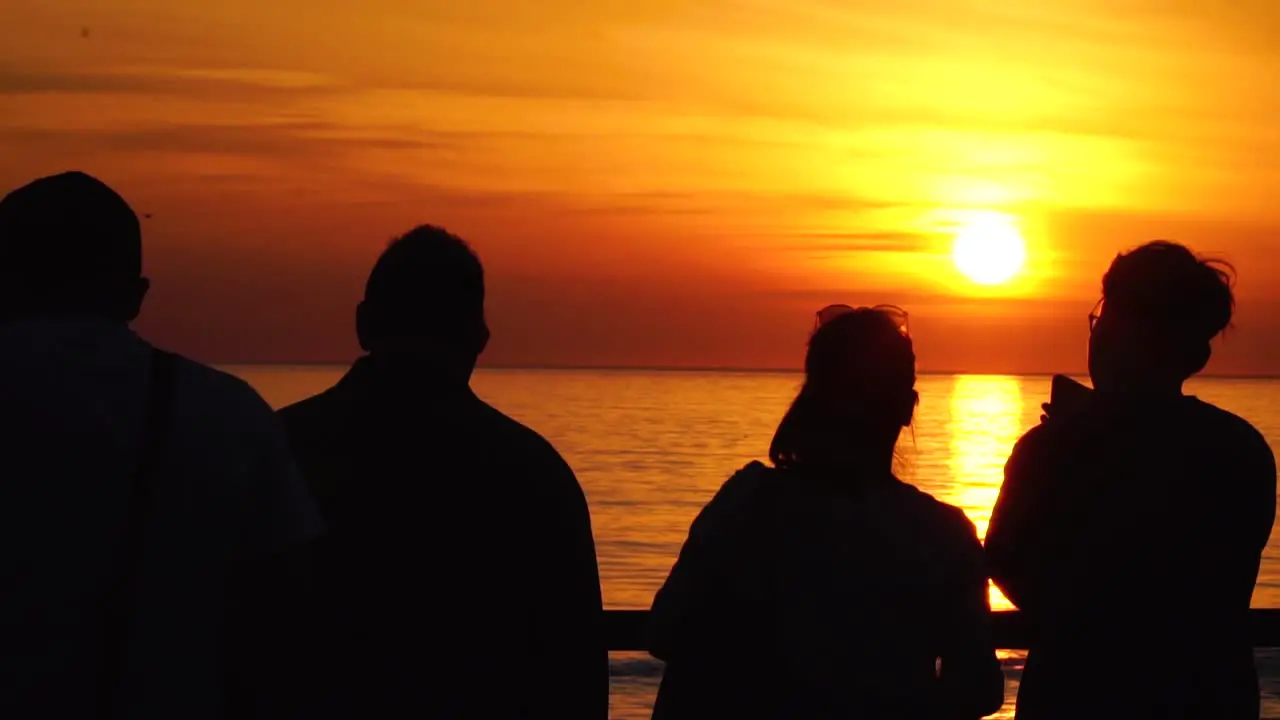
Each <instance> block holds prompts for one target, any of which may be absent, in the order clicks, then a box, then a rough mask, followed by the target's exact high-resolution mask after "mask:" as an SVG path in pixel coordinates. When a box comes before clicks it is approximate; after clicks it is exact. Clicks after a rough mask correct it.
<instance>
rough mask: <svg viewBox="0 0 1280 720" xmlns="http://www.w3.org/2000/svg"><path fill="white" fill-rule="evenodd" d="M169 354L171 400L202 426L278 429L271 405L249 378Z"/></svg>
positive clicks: (222, 430)
mask: <svg viewBox="0 0 1280 720" xmlns="http://www.w3.org/2000/svg"><path fill="white" fill-rule="evenodd" d="M170 354H171V355H172V356H173V362H174V382H175V388H174V402H175V403H176V407H177V408H178V409H179V410H178V411H179V412H180V413H181V414H186V415H198V416H199V418H200V425H201V426H202V427H205V428H207V429H209V430H212V431H214V432H217V433H218V434H236V435H240V434H246V435H258V434H262V433H270V432H275V431H276V430H277V429H278V427H279V425H278V421H277V420H276V418H275V415H274V413H273V412H272V410H271V406H270V405H269V404H267V401H266V400H265V399H263V397H262V395H260V394H259V393H258V391H257V390H255V389H254V388H253V386H252V385H250V384H249V383H248V382H246V381H245V380H243V379H241V378H239V377H236V376H235V375H232V374H231V373H229V372H226V371H223V370H219V369H217V368H214V367H211V366H209V365H206V364H204V363H202V362H199V361H196V360H192V359H191V358H187V357H184V356H182V355H178V354H176V353H170Z"/></svg>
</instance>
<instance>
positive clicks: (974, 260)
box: [951, 210, 1027, 285]
mask: <svg viewBox="0 0 1280 720" xmlns="http://www.w3.org/2000/svg"><path fill="white" fill-rule="evenodd" d="M951 257H952V260H953V261H954V262H955V266H956V269H957V270H959V271H960V272H961V274H963V275H964V276H965V277H967V278H969V279H970V280H972V281H973V282H975V283H977V284H979V285H1000V284H1002V283H1005V282H1008V281H1009V280H1011V279H1012V278H1013V277H1014V276H1015V275H1017V274H1018V271H1019V270H1021V269H1022V264H1023V263H1024V262H1025V261H1026V259H1027V244H1026V241H1025V240H1023V237H1022V233H1021V232H1020V231H1019V230H1018V224H1017V222H1016V221H1015V220H1014V218H1013V217H1011V216H1009V215H1006V214H1005V213H1001V212H995V211H989V210H988V211H979V212H975V213H972V214H969V215H966V217H965V218H964V219H963V220H962V221H961V223H960V227H959V229H958V230H957V231H956V235H955V243H954V245H953V246H952V250H951Z"/></svg>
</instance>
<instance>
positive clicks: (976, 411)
mask: <svg viewBox="0 0 1280 720" xmlns="http://www.w3.org/2000/svg"><path fill="white" fill-rule="evenodd" d="M228 369H229V370H230V371H231V372H234V373H236V374H238V375H240V376H241V377H243V378H244V379H245V380H247V381H248V382H249V383H251V384H252V385H253V386H254V387H255V388H257V390H258V391H259V392H260V393H261V394H262V395H263V397H265V398H266V399H267V401H268V402H270V403H271V405H272V406H274V407H279V406H282V405H285V404H288V403H291V402H294V401H296V400H300V399H302V398H304V397H308V396H310V395H313V394H315V393H317V392H319V391H321V390H323V389H324V388H326V387H328V386H329V385H331V384H332V383H333V382H335V381H336V380H337V379H338V377H340V375H341V373H342V368H334V367H314V366H308V367H282V366H274V367H257V366H255V367H248V366H242V367H232V368H228ZM1049 382H1050V380H1049V378H1048V377H1007V376H992V375H932V376H923V377H922V378H921V379H920V381H919V384H918V389H919V391H920V396H921V400H920V407H919V410H918V412H917V414H916V419H915V423H914V427H913V428H912V432H911V433H909V434H904V436H903V442H902V445H901V450H902V453H903V456H904V461H905V469H904V472H903V473H902V477H903V479H904V480H906V481H908V482H911V483H913V484H915V485H916V486H918V487H919V488H921V489H922V490H925V491H926V492H929V493H931V494H933V495H934V496H935V497H937V498H939V499H941V500H944V501H946V502H949V503H952V504H954V505H957V506H959V507H960V508H962V509H964V511H965V512H966V513H968V515H969V517H970V519H972V520H973V522H974V524H975V525H976V526H977V528H978V531H979V533H983V532H985V530H986V526H987V521H988V519H989V518H990V514H991V506H992V504H993V503H994V502H995V499H996V494H997V493H998V491H999V489H1000V482H1001V479H1002V468H1003V466H1004V462H1005V459H1006V458H1007V457H1008V454H1009V450H1010V448H1011V447H1012V445H1013V443H1014V441H1015V440H1017V438H1018V437H1019V436H1020V435H1021V434H1022V433H1023V432H1024V431H1026V430H1027V429H1028V428H1030V427H1032V426H1033V425H1035V424H1036V423H1037V422H1038V421H1039V417H1040V403H1042V402H1044V401H1045V400H1046V399H1047V398H1048V395H1049ZM799 383H800V376H799V375H796V374H790V373H736V372H660V371H579V370H481V371H479V372H478V373H477V374H476V377H475V380H474V383H473V384H474V387H475V389H476V392H477V393H478V394H479V395H480V396H481V397H483V398H484V399H486V400H487V401H489V402H491V403H492V404H494V405H495V406H497V407H498V408H499V409H501V410H503V411H504V412H506V413H507V414H509V415H511V416H512V417H514V418H516V419H517V420H520V421H521V422H523V423H525V424H527V425H529V426H530V427H532V428H534V429H535V430H537V431H539V432H540V433H542V434H543V435H544V436H545V437H546V438H547V439H549V440H550V441H551V442H552V443H554V444H555V445H556V447H557V448H558V449H559V450H560V452H561V454H563V455H564V457H565V459H566V460H568V462H569V464H570V465H571V466H572V467H573V469H574V470H575V472H576V473H577V475H578V479H579V481H580V482H581V483H582V486H583V488H584V490H585V491H586V494H587V498H588V501H589V503H590V505H591V512H592V524H593V528H594V531H595V537H596V544H597V553H598V555H599V562H600V573H601V582H602V585H603V590H604V598H605V605H606V607H609V608H647V607H648V606H649V603H650V601H651V600H652V598H653V594H654V592H655V591H656V590H657V589H658V587H659V586H661V584H662V581H663V579H664V578H665V577H666V574H667V571H668V570H669V569H670V567H671V564H672V562H673V561H674V560H675V557H676V554H677V553H678V552H679V549H680V545H681V543H682V542H683V541H684V538H685V534H686V532H687V530H688V527H689V523H690V522H691V521H692V520H693V517H694V516H695V515H696V514H697V512H698V510H699V509H700V508H701V507H702V506H703V504H705V503H706V501H707V500H708V499H709V498H710V497H711V495H712V494H714V493H715V491H716V489H717V488H719V486H720V484H721V483H722V482H723V481H724V480H725V478H727V477H728V476H729V475H730V474H732V473H733V471H734V470H736V469H738V468H740V467H741V466H742V465H744V464H746V463H747V462H748V461H750V460H753V459H763V458H764V456H765V455H766V453H767V451H768V447H769V440H770V438H771V437H772V434H773V430H774V427H775V426H776V424H777V422H778V419H779V418H780V417H781V416H782V413H783V412H784V411H785V409H786V407H787V404H788V403H789V402H790V401H791V398H792V397H793V396H794V394H795V392H796V390H797V389H798V387H799ZM1188 392H1191V393H1193V394H1196V395H1198V396H1199V397H1201V398H1202V399H1204V400H1206V401H1209V402H1212V403H1215V404H1217V405H1219V406H1221V407H1224V408H1226V409H1228V410H1231V411H1232V412H1235V413H1237V414H1239V415H1241V416H1242V417H1244V418H1246V419H1248V420H1250V421H1251V422H1253V423H1254V425H1256V426H1257V427H1258V429H1259V430H1260V431H1261V432H1262V433H1263V434H1264V435H1265V436H1266V437H1267V439H1268V441H1269V442H1270V443H1271V445H1272V447H1273V448H1275V447H1280V445H1278V444H1277V443H1278V442H1280V381H1276V380H1252V379H1250V380H1235V379H1203V380H1197V381H1193V382H1192V383H1191V384H1190V386H1189V387H1188ZM1166 590H1169V591H1171V590H1172V589H1165V588H1152V589H1151V593H1152V601H1153V602H1159V597H1160V594H1161V593H1162V592H1165V591H1166ZM991 598H992V605H993V606H994V607H996V608H1002V607H1003V608H1007V607H1009V603H1008V602H1007V601H1006V600H1005V599H1004V598H1003V597H1002V596H1001V595H1000V593H999V591H998V590H996V589H995V588H992V590H991ZM1253 604H1254V607H1280V532H1277V533H1274V534H1273V536H1272V540H1271V544H1270V545H1269V546H1268V549H1267V553H1266V556H1265V558H1264V561H1263V566H1262V571H1261V574H1260V577H1259V580H1258V586H1257V589H1256V590H1255V592H1254V596H1253ZM1141 652H1142V651H1141V648H1117V649H1115V653H1116V657H1115V659H1114V660H1115V665H1116V667H1117V669H1118V670H1120V669H1121V668H1122V667H1123V665H1124V664H1125V663H1130V662H1141ZM1002 657H1003V658H1004V662H1005V669H1006V676H1007V677H1008V678H1009V683H1008V698H1009V702H1008V703H1007V704H1006V706H1005V708H1004V710H1002V711H1001V713H1000V714H999V715H997V716H995V717H1012V716H1013V707H1014V705H1013V700H1014V697H1015V695H1016V692H1017V680H1018V677H1019V675H1020V671H1021V663H1022V659H1023V656H1022V654H1021V653H1017V652H1006V653H1002ZM1259 659H1260V661H1261V666H1260V667H1261V674H1262V676H1263V684H1264V706H1265V711H1264V716H1265V717H1267V718H1280V657H1278V656H1277V655H1276V654H1275V653H1273V652H1271V651H1262V652H1260V654H1259ZM612 666H613V676H614V677H613V688H612V690H613V692H612V701H611V705H612V711H611V716H612V717H613V718H615V719H616V720H632V719H635V718H645V717H648V713H649V708H650V706H651V704H652V702H653V694H654V692H655V690H656V689H657V685H658V682H659V680H660V679H661V672H662V671H661V664H660V663H658V662H657V661H655V660H653V659H652V658H649V657H648V656H647V655H644V654H638V653H616V654H615V655H614V657H613V663H612ZM1118 678H1119V679H1117V680H1114V682H1120V683H1122V682H1123V679H1122V678H1123V675H1122V672H1121V674H1120V675H1119V676H1118Z"/></svg>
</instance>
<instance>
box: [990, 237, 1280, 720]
mask: <svg viewBox="0 0 1280 720" xmlns="http://www.w3.org/2000/svg"><path fill="white" fill-rule="evenodd" d="M1233 282H1234V271H1233V269H1232V268H1231V266H1230V265H1228V264H1226V263H1224V262H1221V261H1217V260H1212V259H1205V258H1201V257H1199V256H1197V255H1195V254H1194V253H1193V252H1192V251H1191V250H1190V249H1189V248H1187V247H1185V246H1183V245H1178V244H1176V243H1171V242H1167V241H1156V242H1152V243H1147V244H1146V245H1143V246H1141V247H1138V248H1136V249H1134V250H1132V251H1130V252H1127V253H1122V254H1120V255H1119V256H1117V257H1116V259H1115V260H1114V261H1113V262H1112V263H1111V267H1110V268H1109V269H1108V270H1107V273H1106V274H1105V275H1104V276H1103V279H1102V295H1103V300H1102V301H1101V302H1100V303H1099V304H1098V306H1097V307H1096V308H1095V309H1094V311H1093V312H1092V313H1090V315H1089V327H1090V335H1089V375H1090V377H1091V378H1092V380H1093V386H1094V391H1093V392H1092V393H1090V392H1089V391H1087V390H1086V391H1082V392H1083V396H1082V397H1079V398H1077V399H1074V400H1073V399H1071V397H1072V396H1071V395H1068V394H1066V393H1065V392H1064V394H1063V395H1062V396H1061V398H1058V397H1055V398H1053V399H1052V404H1053V405H1057V406H1058V407H1049V408H1048V416H1047V418H1046V420H1045V422H1043V423H1042V424H1041V425H1040V426H1039V427H1037V428H1034V429H1032V430H1031V431H1030V432H1028V433H1027V434H1026V435H1025V436H1024V437H1023V438H1022V439H1021V440H1020V441H1018V444H1017V445H1016V446H1015V447H1014V450H1013V454H1012V455H1011V456H1010V457H1009V462H1008V463H1007V465H1006V467H1005V481H1004V485H1003V487H1002V488H1001V489H1000V496H999V498H998V499H997V500H996V505H995V508H994V510H993V512H992V517H991V522H990V524H989V526H988V529H987V538H986V547H987V555H988V560H989V566H990V568H991V576H992V578H993V579H994V580H995V582H996V584H997V585H999V586H1000V588H1001V589H1002V590H1004V593H1005V595H1006V596H1007V597H1008V598H1009V600H1011V601H1012V602H1013V603H1014V604H1015V605H1017V606H1018V608H1019V609H1021V610H1022V611H1023V613H1024V615H1025V619H1026V621H1027V623H1028V627H1029V628H1030V631H1031V647H1030V648H1029V653H1028V655H1027V664H1026V668H1025V671H1024V674H1023V678H1022V684H1021V687H1020V689H1019V693H1018V717H1019V718H1024V719H1025V720H1044V719H1046V718H1048V719H1056V718H1080V717H1091V718H1116V719H1117V720H1119V719H1121V718H1124V719H1125V720H1129V719H1131V718H1166V719H1167V718H1175V719H1177V718H1187V719H1190V718H1215V719H1217V720H1245V719H1246V718H1253V719H1256V718H1257V717H1258V712H1259V710H1258V707H1259V698H1258V678H1257V672H1256V670H1255V668H1254V660H1253V648H1252V645H1251V642H1250V640H1251V638H1250V635H1249V603H1250V598H1251V596H1252V594H1253V587H1254V584H1255V582H1256V581H1257V577H1258V567H1259V564H1260V562H1261V557H1262V551H1263V549H1264V548H1265V547H1266V544H1267V539H1268V537H1269V536H1270V534H1271V525H1272V523H1273V521H1274V520H1275V506H1276V464H1275V457H1274V455H1273V454H1272V452H1271V449H1270V448H1269V447H1268V446H1267V443H1266V441H1265V440H1264V439H1263V437H1262V435H1261V434H1259V433H1258V431H1257V430H1255V429H1254V428H1253V427H1252V426H1251V425H1250V424H1249V423H1248V422H1246V421H1244V420H1242V419H1241V418H1238V417H1236V416H1235V415H1232V414H1230V413H1228V412H1225V411H1223V410H1220V409H1218V408H1216V407H1213V406H1212V405H1208V404H1206V403H1204V402H1201V401H1200V400H1197V399H1196V398H1194V397H1189V396H1185V395H1184V394H1183V384H1184V383H1185V381H1186V380H1187V379H1188V378H1190V377H1191V376H1193V375H1195V374H1196V373H1198V372H1200V371H1201V370H1202V369H1204V367H1205V365H1206V363H1208V361H1209V358H1210V355H1211V353H1212V350H1211V347H1210V344H1211V341H1212V340H1213V339H1214V338H1215V337H1217V336H1218V335H1219V334H1220V333H1221V332H1222V331H1223V330H1224V329H1226V328H1227V327H1228V326H1229V325H1230V322H1231V316H1232V312H1233V310H1234V303H1235V300H1234V295H1233V291H1232V284H1233ZM1063 387H1064V388H1067V387H1070V385H1069V384H1064V385H1063ZM1080 394H1081V393H1075V395H1080ZM1064 403H1065V405H1064ZM1117 649H1119V651H1120V652H1123V653H1126V654H1128V653H1132V654H1133V655H1134V659H1133V660H1132V661H1129V662H1125V663H1124V664H1123V666H1122V667H1120V668H1117V669H1115V670H1114V671H1113V672H1114V676H1113V677H1114V679H1111V677H1109V676H1108V668H1109V667H1110V666H1114V665H1115V663H1116V661H1115V660H1114V659H1112V658H1111V657H1109V656H1110V654H1111V653H1113V652H1115V651H1116V650H1117Z"/></svg>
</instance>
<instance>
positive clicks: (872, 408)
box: [769, 306, 916, 468]
mask: <svg viewBox="0 0 1280 720" xmlns="http://www.w3.org/2000/svg"><path fill="white" fill-rule="evenodd" d="M804 372H805V379H804V385H803V387H801V388H800V393H799V394H798V395H797V396H796V399H795V400H794V401H792V403H791V407H790V409H788V410H787V413H786V415H784V416H783V417H782V421H781V422H780V423H779V424H778V429H777V431H776V432H775V433H774V436H773V443H772V444H771V446H770V447H769V459H770V460H771V461H772V462H773V464H774V466H775V467H779V468H793V467H797V466H800V465H847V464H862V463H868V464H876V463H879V462H881V461H885V462H889V463H891V462H892V458H893V452H894V447H895V446H896V444H897V440H898V435H899V433H900V432H901V430H902V428H903V427H904V426H906V425H908V424H909V423H910V421H911V414H912V411H913V410H914V407H915V401H916V393H915V382H916V370H915V350H914V347H913V345H912V342H911V337H910V334H909V333H908V331H907V325H906V313H905V312H903V311H902V310H901V309H898V308H892V307H888V306H880V307H875V308H850V307H847V306H832V307H830V308H827V309H826V310H824V311H823V312H821V313H819V315H818V324H817V327H816V328H815V329H814V332H813V335H812V336H810V338H809V349H808V352H807V353H806V355H805V361H804Z"/></svg>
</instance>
